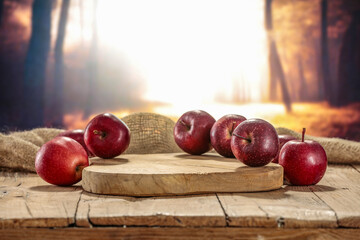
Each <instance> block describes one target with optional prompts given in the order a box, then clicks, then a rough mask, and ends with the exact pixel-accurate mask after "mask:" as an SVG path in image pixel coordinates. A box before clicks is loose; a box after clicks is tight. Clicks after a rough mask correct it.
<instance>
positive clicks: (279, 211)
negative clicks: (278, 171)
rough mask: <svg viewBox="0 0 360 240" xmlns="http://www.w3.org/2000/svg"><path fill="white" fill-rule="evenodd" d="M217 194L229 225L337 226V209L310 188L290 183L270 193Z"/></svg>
mask: <svg viewBox="0 0 360 240" xmlns="http://www.w3.org/2000/svg"><path fill="white" fill-rule="evenodd" d="M218 196H219V199H220V201H221V204H222V205H223V206H224V209H225V212H226V214H227V216H228V219H229V225H230V226H241V227H255V226H261V227H286V228H299V227H308V228H316V227H337V220H336V216H335V213H334V211H333V210H332V209H331V208H329V207H328V206H327V205H326V204H324V203H323V202H322V201H321V200H320V199H318V198H317V197H316V196H314V194H313V193H312V192H311V190H310V189H308V187H295V186H287V187H284V188H282V189H279V190H277V191H271V192H264V193H241V194H240V193H237V194H218Z"/></svg>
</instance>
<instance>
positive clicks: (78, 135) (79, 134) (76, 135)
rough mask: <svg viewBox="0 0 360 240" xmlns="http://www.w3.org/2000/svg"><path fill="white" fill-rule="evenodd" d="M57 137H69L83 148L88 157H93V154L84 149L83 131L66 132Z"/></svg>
mask: <svg viewBox="0 0 360 240" xmlns="http://www.w3.org/2000/svg"><path fill="white" fill-rule="evenodd" d="M57 137H69V138H72V139H74V140H75V141H77V142H78V143H80V144H81V146H83V148H84V149H85V151H86V152H87V154H88V156H89V157H93V156H94V154H92V153H91V152H90V151H89V149H88V148H87V147H86V144H85V141H84V130H81V129H76V130H67V131H65V132H62V133H60V134H59V135H57Z"/></svg>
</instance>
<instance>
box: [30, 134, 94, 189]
mask: <svg viewBox="0 0 360 240" xmlns="http://www.w3.org/2000/svg"><path fill="white" fill-rule="evenodd" d="M86 166H89V159H88V155H87V153H86V151H85V149H84V148H83V147H82V146H81V144H80V143H78V142H77V141H75V140H74V139H72V138H68V137H56V138H54V139H52V140H51V141H49V142H47V143H45V144H44V145H42V146H41V148H40V149H39V151H38V152H37V154H36V157H35V170H36V172H37V174H38V175H39V176H40V177H41V178H42V179H44V180H45V181H46V182H48V183H51V184H55V185H61V186H67V185H72V184H75V183H77V182H79V181H80V180H81V177H82V170H83V168H85V167H86Z"/></svg>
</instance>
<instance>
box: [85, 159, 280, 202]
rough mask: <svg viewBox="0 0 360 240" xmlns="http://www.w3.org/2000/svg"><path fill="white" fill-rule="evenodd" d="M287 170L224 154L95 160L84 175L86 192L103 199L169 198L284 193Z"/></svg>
mask: <svg viewBox="0 0 360 240" xmlns="http://www.w3.org/2000/svg"><path fill="white" fill-rule="evenodd" d="M282 183H283V170H282V167H281V166H280V165H278V164H273V163H271V164H268V165H266V166H264V167H258V168H251V167H248V166H246V165H244V164H243V163H241V162H240V161H238V160H236V159H232V158H224V157H221V156H220V155H218V154H210V153H209V154H205V155H201V156H194V155H188V154H184V153H167V154H142V155H135V154H129V155H121V156H120V157H118V158H115V159H111V160H109V159H106V160H105V159H92V164H91V166H89V167H87V168H85V169H84V171H83V180H82V186H83V188H84V190H86V191H88V192H92V193H99V194H112V195H122V196H124V195H126V196H164V195H186V194H198V193H216V192H257V191H267V190H272V189H278V188H280V187H281V186H282Z"/></svg>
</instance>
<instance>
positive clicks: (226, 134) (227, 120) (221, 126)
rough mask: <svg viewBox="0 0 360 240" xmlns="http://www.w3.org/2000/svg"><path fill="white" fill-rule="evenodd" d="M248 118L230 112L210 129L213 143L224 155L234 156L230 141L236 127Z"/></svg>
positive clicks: (217, 150)
mask: <svg viewBox="0 0 360 240" xmlns="http://www.w3.org/2000/svg"><path fill="white" fill-rule="evenodd" d="M245 120H246V118H245V117H243V116H241V115H236V114H228V115H225V116H223V117H222V118H220V119H219V120H217V121H216V122H215V123H214V125H213V126H212V128H211V130H210V140H211V145H212V146H213V147H214V149H215V150H216V152H218V153H219V154H220V155H222V156H224V157H231V158H233V157H234V154H233V152H232V151H231V146H230V141H231V135H232V133H233V131H234V129H235V128H236V127H237V126H238V125H239V124H240V123H241V122H243V121H245Z"/></svg>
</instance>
